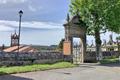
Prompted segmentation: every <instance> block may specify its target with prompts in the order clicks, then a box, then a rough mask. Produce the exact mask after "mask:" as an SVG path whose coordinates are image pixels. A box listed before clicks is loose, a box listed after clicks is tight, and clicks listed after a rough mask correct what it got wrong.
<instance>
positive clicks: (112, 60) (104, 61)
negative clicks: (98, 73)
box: [100, 58, 119, 64]
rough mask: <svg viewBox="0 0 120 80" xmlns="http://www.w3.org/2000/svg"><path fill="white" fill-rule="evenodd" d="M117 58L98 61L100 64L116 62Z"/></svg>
mask: <svg viewBox="0 0 120 80" xmlns="http://www.w3.org/2000/svg"><path fill="white" fill-rule="evenodd" d="M118 62H119V58H113V59H103V60H101V61H100V63H101V64H110V63H118Z"/></svg>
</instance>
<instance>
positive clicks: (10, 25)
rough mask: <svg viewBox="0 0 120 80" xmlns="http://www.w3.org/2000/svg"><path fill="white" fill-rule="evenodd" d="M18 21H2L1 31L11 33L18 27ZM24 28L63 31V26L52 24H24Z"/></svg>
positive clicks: (35, 22)
mask: <svg viewBox="0 0 120 80" xmlns="http://www.w3.org/2000/svg"><path fill="white" fill-rule="evenodd" d="M18 24H19V22H18V21H7V20H0V31H11V30H14V29H15V28H17V27H18ZM22 27H23V28H35V29H63V26H62V25H61V24H56V23H52V22H37V21H30V22H22Z"/></svg>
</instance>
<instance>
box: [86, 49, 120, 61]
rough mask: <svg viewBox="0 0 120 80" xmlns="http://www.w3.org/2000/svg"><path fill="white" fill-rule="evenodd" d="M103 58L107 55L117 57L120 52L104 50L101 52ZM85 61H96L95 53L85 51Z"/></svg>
mask: <svg viewBox="0 0 120 80" xmlns="http://www.w3.org/2000/svg"><path fill="white" fill-rule="evenodd" d="M102 55H103V58H108V57H119V56H120V52H119V51H104V52H102ZM85 61H86V62H89V61H90V62H94V61H96V53H95V51H94V52H91V51H89V52H87V53H86V55H85Z"/></svg>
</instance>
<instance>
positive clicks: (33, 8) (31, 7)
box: [28, 5, 37, 12]
mask: <svg viewBox="0 0 120 80" xmlns="http://www.w3.org/2000/svg"><path fill="white" fill-rule="evenodd" d="M28 9H29V10H30V11H32V12H35V11H37V9H36V8H35V7H33V6H31V5H29V6H28Z"/></svg>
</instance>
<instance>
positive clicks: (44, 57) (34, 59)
mask: <svg viewBox="0 0 120 80" xmlns="http://www.w3.org/2000/svg"><path fill="white" fill-rule="evenodd" d="M102 53H103V58H107V57H111V56H114V57H118V56H119V54H120V53H119V52H102ZM59 61H71V62H72V61H73V55H69V56H65V55H63V53H62V52H37V53H13V52H11V53H5V52H0V65H1V66H2V65H6V66H12V65H26V64H35V63H55V62H59ZM85 61H86V62H95V61H96V53H95V52H87V53H86V55H85Z"/></svg>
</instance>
